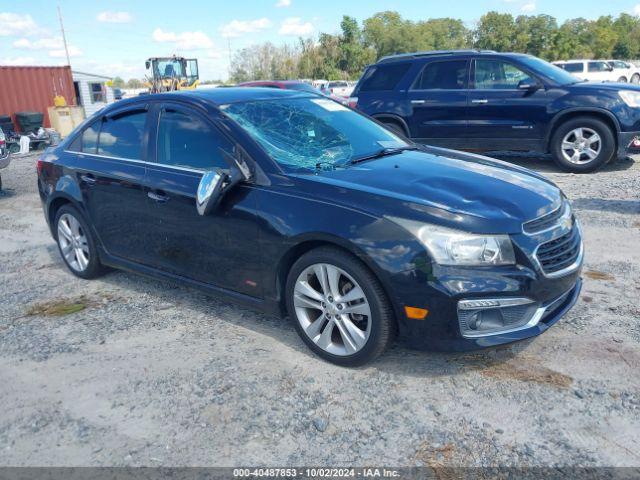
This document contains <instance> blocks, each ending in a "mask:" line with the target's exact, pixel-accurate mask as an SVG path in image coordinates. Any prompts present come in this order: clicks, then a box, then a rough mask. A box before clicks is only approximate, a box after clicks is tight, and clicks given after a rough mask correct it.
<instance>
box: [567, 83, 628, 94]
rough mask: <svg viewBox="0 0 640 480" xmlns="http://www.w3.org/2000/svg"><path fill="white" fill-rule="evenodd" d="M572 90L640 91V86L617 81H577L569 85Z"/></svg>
mask: <svg viewBox="0 0 640 480" xmlns="http://www.w3.org/2000/svg"><path fill="white" fill-rule="evenodd" d="M569 87H571V88H572V89H574V90H600V91H602V90H607V91H611V92H616V91H618V90H634V91H636V92H640V86H639V85H635V84H633V83H618V82H579V83H574V84H571V85H569Z"/></svg>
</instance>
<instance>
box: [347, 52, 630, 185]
mask: <svg viewBox="0 0 640 480" xmlns="http://www.w3.org/2000/svg"><path fill="white" fill-rule="evenodd" d="M350 104H351V106H352V107H356V108H358V109H359V110H361V111H362V112H364V113H366V114H368V115H370V116H372V117H374V118H376V119H378V120H379V121H381V122H383V123H385V124H386V125H387V126H388V127H390V128H392V129H394V130H395V131H397V132H399V133H401V134H403V135H405V136H407V137H410V138H412V139H413V140H415V141H418V142H422V143H429V144H432V145H439V146H445V147H450V148H457V149H463V150H484V151H487V150H514V151H518V150H520V151H533V152H541V153H548V152H550V153H551V154H552V155H553V158H554V159H555V161H556V162H557V163H558V165H560V166H561V167H562V168H564V169H566V170H569V171H573V172H591V171H593V170H595V169H597V168H598V167H600V166H601V165H603V164H605V163H606V162H608V161H609V160H611V159H615V158H619V157H625V156H626V155H627V154H629V153H630V152H632V151H637V150H638V148H640V141H639V140H638V138H640V137H638V136H639V135H640V87H637V86H634V85H629V84H617V83H589V82H584V81H581V80H580V79H578V78H575V77H573V76H572V75H571V74H569V73H568V72H566V71H564V70H562V69H560V68H558V67H555V66H554V65H551V64H550V63H547V62H545V61H544V60H540V59H539V58H536V57H532V56H530V55H524V54H517V53H496V52H492V51H477V50H462V51H435V52H424V53H411V54H404V55H395V56H391V57H385V58H383V59H381V60H380V61H379V62H378V63H376V64H375V65H371V66H369V67H368V68H367V69H366V70H365V72H364V74H363V76H362V78H361V79H360V81H359V82H358V85H357V86H356V88H355V90H354V93H353V98H352V99H351V101H350Z"/></svg>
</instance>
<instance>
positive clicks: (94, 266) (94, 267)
mask: <svg viewBox="0 0 640 480" xmlns="http://www.w3.org/2000/svg"><path fill="white" fill-rule="evenodd" d="M55 227H56V228H55V232H56V241H57V242H58V249H59V250H60V255H62V259H63V260H64V263H65V264H66V265H67V267H68V268H69V270H71V273H73V274H74V275H75V276H77V277H80V278H84V279H91V278H95V277H98V276H100V275H102V274H103V273H104V267H103V266H102V265H101V264H100V259H99V258H98V251H97V250H96V243H95V240H94V238H93V236H92V234H91V230H90V229H89V226H88V225H87V222H85V220H84V218H82V215H80V212H78V210H77V209H76V208H74V207H72V206H71V205H63V206H62V207H61V208H60V210H58V212H57V214H56V219H55Z"/></svg>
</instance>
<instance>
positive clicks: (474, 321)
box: [458, 298, 540, 338]
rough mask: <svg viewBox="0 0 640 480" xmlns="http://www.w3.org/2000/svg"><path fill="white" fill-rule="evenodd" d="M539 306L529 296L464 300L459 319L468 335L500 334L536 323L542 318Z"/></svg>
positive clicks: (466, 335)
mask: <svg viewBox="0 0 640 480" xmlns="http://www.w3.org/2000/svg"><path fill="white" fill-rule="evenodd" d="M539 310H540V309H539V304H538V303H537V302H534V301H533V300H531V299H528V298H505V299H481V300H480V299H479V300H461V301H460V302H458V322H459V324H460V331H461V333H462V336H464V337H470V338H473V337H482V336H486V335H496V334H499V333H506V332H510V331H514V330H519V329H522V328H528V327H530V326H533V325H534V324H535V323H537V322H538V321H539V319H540V316H539ZM534 322H535V323H534Z"/></svg>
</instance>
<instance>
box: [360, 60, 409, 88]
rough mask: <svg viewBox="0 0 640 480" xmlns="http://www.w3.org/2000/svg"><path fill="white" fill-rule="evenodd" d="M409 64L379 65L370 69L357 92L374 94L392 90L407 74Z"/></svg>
mask: <svg viewBox="0 0 640 480" xmlns="http://www.w3.org/2000/svg"><path fill="white" fill-rule="evenodd" d="M410 66H411V63H409V62H403V63H392V64H381V65H375V66H373V67H370V68H369V69H368V70H367V71H366V72H365V73H364V77H363V79H362V83H361V85H360V88H359V90H360V91H361V92H375V91H380V90H393V89H394V88H395V87H396V85H397V84H398V82H399V81H400V80H402V77H404V74H405V73H407V71H408V70H409V67H410Z"/></svg>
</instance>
